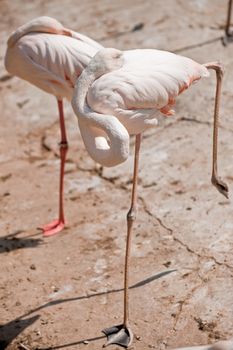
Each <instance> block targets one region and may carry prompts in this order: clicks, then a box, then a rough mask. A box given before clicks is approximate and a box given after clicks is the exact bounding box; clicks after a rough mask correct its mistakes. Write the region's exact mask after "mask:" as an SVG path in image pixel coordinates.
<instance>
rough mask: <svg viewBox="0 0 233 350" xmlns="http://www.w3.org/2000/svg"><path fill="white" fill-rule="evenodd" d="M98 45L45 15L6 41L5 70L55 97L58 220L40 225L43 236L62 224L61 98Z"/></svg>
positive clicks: (63, 148) (63, 133) (63, 155)
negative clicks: (58, 149) (57, 142)
mask: <svg viewBox="0 0 233 350" xmlns="http://www.w3.org/2000/svg"><path fill="white" fill-rule="evenodd" d="M101 48H102V46H101V45H99V44H98V43H97V42H95V41H94V40H92V39H90V38H88V37H86V36H84V35H82V34H80V33H76V32H74V31H72V30H70V29H67V28H65V27H63V25H62V24H61V23H59V22H58V21H57V20H55V19H53V18H51V17H46V16H43V17H38V18H35V19H33V20H32V21H30V22H28V23H26V24H24V25H22V26H21V27H19V28H18V29H17V30H16V31H15V32H14V33H13V34H12V35H11V36H10V37H9V39H8V42H7V52H6V56H5V66H6V69H7V71H8V72H9V73H10V74H12V75H15V76H17V77H19V78H22V79H24V80H26V81H28V82H29V83H31V84H33V85H35V86H37V87H38V88H40V89H42V90H44V91H46V92H48V93H50V94H52V95H54V96H55V97H56V99H57V105H58V112H59V121H60V131H61V141H60V159H61V161H60V186H59V214H58V219H56V220H54V221H52V222H51V223H49V224H47V225H44V226H42V227H41V229H42V230H43V233H44V236H51V235H54V234H56V233H58V232H60V231H61V230H62V229H63V228H64V225H65V215H64V208H63V187H64V167H65V160H66V155H67V150H68V142H67V137H66V128H65V120H64V113H63V98H67V99H68V100H71V97H72V94H73V89H74V84H75V81H76V79H77V77H78V76H79V75H80V73H81V72H82V70H83V69H84V67H86V65H87V64H88V62H89V60H90V59H91V57H92V56H94V55H95V53H96V52H97V51H98V50H99V49H101Z"/></svg>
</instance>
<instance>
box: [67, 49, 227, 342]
mask: <svg viewBox="0 0 233 350" xmlns="http://www.w3.org/2000/svg"><path fill="white" fill-rule="evenodd" d="M208 69H213V70H215V71H216V76H217V88H216V100H215V111H214V135H213V138H214V142H213V169H212V183H213V185H214V186H216V187H217V189H218V190H219V191H220V193H222V194H223V195H224V196H226V197H227V196H228V187H227V185H226V184H225V183H224V182H223V181H222V180H221V179H220V178H219V177H218V173H217V139H218V119H219V103H220V94H221V84H222V76H223V69H222V67H221V65H220V64H219V63H207V64H204V65H201V64H198V63H196V62H194V61H193V60H191V59H189V58H186V57H182V56H178V55H175V54H172V53H170V52H166V51H159V50H147V49H145V50H130V51H125V52H121V51H119V50H115V49H103V50H100V51H99V52H98V53H97V54H96V56H95V57H94V58H93V59H92V60H91V61H90V63H89V65H88V66H87V67H86V69H84V70H83V72H82V74H81V75H80V77H79V79H78V80H77V82H76V84H75V89H74V95H73V98H72V106H73V109H74V111H75V113H76V115H77V116H78V123H79V127H80V131H81V135H82V138H83V141H84V144H85V146H86V149H87V151H88V153H89V154H90V156H91V157H92V158H93V159H94V160H95V161H96V162H98V163H100V164H102V165H104V166H114V165H117V164H119V163H121V162H124V161H125V160H126V159H127V157H128V155H129V139H130V137H129V135H136V143H135V160H134V174H133V188H132V198H131V206H130V210H129V212H128V214H127V243H126V254H125V272H124V317H123V324H121V325H117V326H113V327H111V328H108V329H105V330H104V331H103V332H104V333H105V335H106V336H107V338H108V342H107V344H106V345H108V344H118V345H121V346H124V347H128V346H129V345H130V344H131V343H132V339H133V333H132V331H131V328H130V326H129V293H128V290H129V257H130V247H131V233H132V227H133V222H134V221H135V219H136V202H137V178H138V161H139V150H140V143H141V133H142V132H143V131H144V130H146V129H147V128H150V127H152V126H154V125H156V124H157V119H156V116H157V115H159V114H161V113H162V114H164V115H167V116H168V115H172V114H174V110H173V109H172V106H173V105H174V104H175V99H176V97H177V96H178V95H179V94H180V93H181V92H183V91H184V90H185V89H187V88H188V87H189V86H190V85H191V84H192V83H193V82H194V81H197V80H199V79H200V78H201V77H206V76H208V75H209V73H208Z"/></svg>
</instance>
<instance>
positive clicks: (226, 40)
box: [223, 0, 233, 45]
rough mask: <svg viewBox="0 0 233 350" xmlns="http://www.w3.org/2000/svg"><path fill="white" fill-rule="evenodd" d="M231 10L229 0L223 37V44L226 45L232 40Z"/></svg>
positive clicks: (230, 0)
mask: <svg viewBox="0 0 233 350" xmlns="http://www.w3.org/2000/svg"><path fill="white" fill-rule="evenodd" d="M231 11H232V0H229V2H228V10H227V21H226V27H225V37H223V44H224V45H227V44H228V43H229V42H231V41H233V32H232V31H231V30H230V27H231Z"/></svg>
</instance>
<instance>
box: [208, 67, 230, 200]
mask: <svg viewBox="0 0 233 350" xmlns="http://www.w3.org/2000/svg"><path fill="white" fill-rule="evenodd" d="M205 66H206V68H208V69H213V70H215V72H216V78H217V85H216V95H215V106H214V130H213V164H212V178H211V182H212V184H213V185H214V186H215V187H216V188H217V190H218V191H219V192H220V193H222V194H223V195H224V196H225V197H226V198H228V186H227V184H226V183H224V182H223V181H222V180H221V179H220V177H219V176H218V164H217V163H218V126H219V108H220V98H221V90H222V78H223V74H224V71H223V67H222V66H221V64H220V63H217V62H211V63H206V64H205Z"/></svg>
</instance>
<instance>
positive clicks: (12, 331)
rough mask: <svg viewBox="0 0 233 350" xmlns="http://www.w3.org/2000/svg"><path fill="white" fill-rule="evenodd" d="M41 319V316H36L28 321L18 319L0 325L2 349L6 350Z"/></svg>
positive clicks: (0, 345) (27, 319) (0, 347)
mask: <svg viewBox="0 0 233 350" xmlns="http://www.w3.org/2000/svg"><path fill="white" fill-rule="evenodd" d="M39 317H40V315H35V316H32V317H29V318H26V319H22V317H18V318H16V319H15V320H13V321H10V322H8V323H6V324H4V325H0V349H1V350H3V349H6V348H7V346H8V345H9V344H10V343H11V342H12V341H13V340H14V339H15V338H16V337H17V336H18V335H19V334H20V333H22V332H23V331H24V330H25V329H26V328H27V327H29V326H31V325H32V324H33V323H34V322H36V321H37V320H38V319H39Z"/></svg>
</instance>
